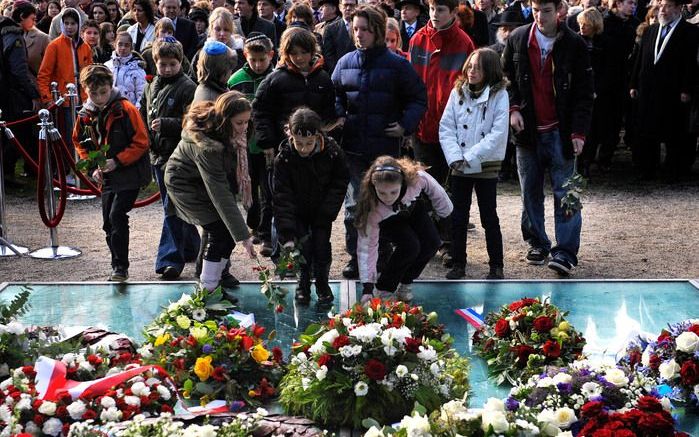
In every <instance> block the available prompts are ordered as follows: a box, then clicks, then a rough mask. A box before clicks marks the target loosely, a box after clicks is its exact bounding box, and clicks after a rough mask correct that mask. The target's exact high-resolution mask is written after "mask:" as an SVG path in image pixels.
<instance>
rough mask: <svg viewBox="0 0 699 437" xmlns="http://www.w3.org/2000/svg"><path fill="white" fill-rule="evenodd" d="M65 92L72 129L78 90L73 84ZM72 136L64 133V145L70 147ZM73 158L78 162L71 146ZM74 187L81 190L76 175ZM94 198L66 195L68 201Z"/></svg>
mask: <svg viewBox="0 0 699 437" xmlns="http://www.w3.org/2000/svg"><path fill="white" fill-rule="evenodd" d="M66 90H67V91H68V92H67V93H66V97H68V102H69V103H70V118H71V120H72V121H73V128H75V121H76V119H77V115H76V112H75V109H76V107H77V105H78V89H77V87H76V86H75V85H74V84H72V83H69V84H68V85H66ZM72 135H73V133H72V132H66V136H65V137H64V139H65V141H66V144H70V145H72V144H73V140H72V138H73V136H72ZM73 157H74V158H75V162H78V161H80V156H79V155H78V151H77V150H76V149H75V146H73ZM75 187H76V188H81V186H80V178H79V177H78V176H77V175H75ZM95 197H97V196H94V195H90V194H87V195H85V194H73V193H70V194H69V195H68V200H90V199H94V198H95Z"/></svg>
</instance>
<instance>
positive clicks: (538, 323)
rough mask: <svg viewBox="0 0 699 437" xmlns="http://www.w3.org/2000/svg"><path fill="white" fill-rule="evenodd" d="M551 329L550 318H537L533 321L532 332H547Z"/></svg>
mask: <svg viewBox="0 0 699 437" xmlns="http://www.w3.org/2000/svg"><path fill="white" fill-rule="evenodd" d="M552 328H553V320H551V318H550V317H546V316H539V317H537V318H536V319H534V330H535V331H538V332H549V331H550V330H551V329H552Z"/></svg>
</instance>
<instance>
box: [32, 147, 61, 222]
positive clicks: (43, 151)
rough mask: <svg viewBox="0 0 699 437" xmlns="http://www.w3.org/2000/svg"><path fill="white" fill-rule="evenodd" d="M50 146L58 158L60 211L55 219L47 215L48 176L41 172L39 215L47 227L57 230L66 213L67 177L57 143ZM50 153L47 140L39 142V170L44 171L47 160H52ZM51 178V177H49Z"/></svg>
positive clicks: (39, 180) (38, 185)
mask: <svg viewBox="0 0 699 437" xmlns="http://www.w3.org/2000/svg"><path fill="white" fill-rule="evenodd" d="M49 146H50V147H51V148H52V150H53V156H55V157H56V159H55V160H54V161H55V162H56V169H57V171H58V181H59V184H60V187H61V191H60V195H59V198H58V209H57V210H56V211H55V213H54V214H55V215H54V216H53V217H49V216H48V214H47V213H46V178H47V176H48V175H46V173H45V172H44V171H39V172H38V175H39V178H38V180H37V184H36V197H37V202H38V204H39V215H40V216H41V221H42V222H44V224H45V225H46V227H48V228H55V227H56V226H58V224H59V223H60V222H61V219H62V218H63V214H64V213H65V211H66V175H65V172H64V168H63V160H62V159H60V156H59V155H58V152H59V150H58V147H56V145H55V143H53V142H51V143H49ZM47 152H48V146H47V145H46V140H39V169H42V170H43V169H44V165H45V164H46V160H47V159H50V158H51V157H50V156H46V155H47ZM48 177H50V176H48ZM49 196H53V191H51V192H49Z"/></svg>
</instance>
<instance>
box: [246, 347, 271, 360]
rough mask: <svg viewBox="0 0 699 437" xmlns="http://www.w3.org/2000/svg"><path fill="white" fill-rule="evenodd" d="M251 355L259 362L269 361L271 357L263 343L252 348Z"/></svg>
mask: <svg viewBox="0 0 699 437" xmlns="http://www.w3.org/2000/svg"><path fill="white" fill-rule="evenodd" d="M250 355H252V359H253V360H255V361H257V362H258V363H261V362H263V361H267V359H269V351H268V350H267V349H265V347H264V346H262V343H258V344H256V345H255V346H254V347H253V348H252V349H250Z"/></svg>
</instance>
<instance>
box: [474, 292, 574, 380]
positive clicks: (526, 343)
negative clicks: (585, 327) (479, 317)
mask: <svg viewBox="0 0 699 437" xmlns="http://www.w3.org/2000/svg"><path fill="white" fill-rule="evenodd" d="M567 314H568V313H567V312H563V311H561V310H559V309H558V308H557V307H556V306H554V305H552V304H550V303H548V301H544V302H541V301H540V300H539V299H532V298H524V299H521V300H518V301H516V302H512V303H510V304H509V305H503V306H502V308H501V309H500V311H498V312H492V313H490V314H488V316H487V317H486V319H485V324H484V325H483V326H482V327H481V328H480V329H479V330H477V331H476V332H475V334H473V347H474V350H475V352H476V354H478V355H479V356H480V357H482V358H484V359H485V360H487V362H488V373H489V374H490V376H491V377H492V378H494V380H495V382H496V383H497V384H502V383H504V382H505V381H509V382H510V383H511V384H512V385H516V384H517V381H519V380H522V379H526V378H528V377H529V376H531V375H534V374H538V373H541V372H542V370H543V369H544V368H545V366H547V365H549V366H556V367H563V366H566V365H568V364H569V363H571V362H572V361H574V360H576V359H578V358H580V357H581V356H582V350H583V347H584V346H585V339H584V338H583V336H582V334H581V333H580V332H578V331H576V330H575V328H573V327H572V326H571V325H570V323H568V322H567V321H566V320H565V316H566V315H567ZM513 364H514V365H513Z"/></svg>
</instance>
